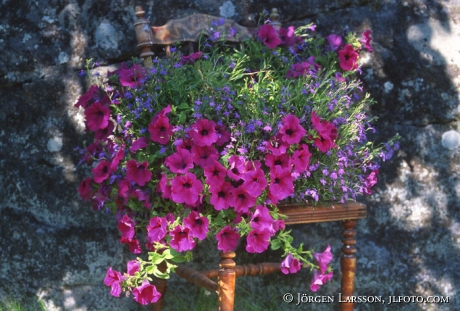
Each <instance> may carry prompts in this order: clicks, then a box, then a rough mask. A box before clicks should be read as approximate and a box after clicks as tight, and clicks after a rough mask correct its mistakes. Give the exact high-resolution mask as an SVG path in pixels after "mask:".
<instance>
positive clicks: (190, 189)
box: [171, 172, 203, 206]
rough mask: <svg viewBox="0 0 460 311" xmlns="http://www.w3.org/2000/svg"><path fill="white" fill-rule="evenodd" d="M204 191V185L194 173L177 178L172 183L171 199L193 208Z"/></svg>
mask: <svg viewBox="0 0 460 311" xmlns="http://www.w3.org/2000/svg"><path fill="white" fill-rule="evenodd" d="M201 191H203V184H202V183H201V181H200V180H199V179H197V178H196V176H195V175H194V174H192V173H188V172H187V173H186V174H185V175H180V176H176V177H174V178H173V180H172V181H171V199H172V200H173V201H174V202H176V203H185V204H188V205H191V206H193V205H194V204H195V203H196V202H197V201H198V197H199V195H200V194H201Z"/></svg>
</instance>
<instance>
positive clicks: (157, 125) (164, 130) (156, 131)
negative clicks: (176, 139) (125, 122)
mask: <svg viewBox="0 0 460 311" xmlns="http://www.w3.org/2000/svg"><path fill="white" fill-rule="evenodd" d="M148 130H149V133H150V139H151V140H152V141H154V142H156V143H159V144H162V145H165V144H167V143H168V142H169V139H170V138H171V135H172V134H173V130H172V126H171V124H169V119H168V117H167V116H165V115H164V114H157V115H156V116H155V118H153V119H152V121H150V123H149V128H148Z"/></svg>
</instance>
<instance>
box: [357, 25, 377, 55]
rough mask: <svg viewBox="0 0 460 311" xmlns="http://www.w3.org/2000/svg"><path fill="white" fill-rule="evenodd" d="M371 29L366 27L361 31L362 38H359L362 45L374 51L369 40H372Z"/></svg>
mask: <svg viewBox="0 0 460 311" xmlns="http://www.w3.org/2000/svg"><path fill="white" fill-rule="evenodd" d="M371 33H372V32H371V31H370V30H369V29H366V30H365V31H364V32H363V38H362V39H361V40H360V41H361V43H362V44H363V45H364V47H365V48H366V49H367V50H368V51H369V52H371V53H372V52H374V50H373V49H372V46H371V41H372V38H371Z"/></svg>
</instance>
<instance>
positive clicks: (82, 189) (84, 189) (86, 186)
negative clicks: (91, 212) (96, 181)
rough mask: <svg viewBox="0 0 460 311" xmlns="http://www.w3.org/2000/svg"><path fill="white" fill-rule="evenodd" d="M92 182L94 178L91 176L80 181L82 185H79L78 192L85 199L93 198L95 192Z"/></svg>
mask: <svg viewBox="0 0 460 311" xmlns="http://www.w3.org/2000/svg"><path fill="white" fill-rule="evenodd" d="M92 183H93V179H92V178H91V177H87V178H85V179H83V181H82V182H81V183H80V186H78V193H79V194H80V197H81V199H82V200H83V201H89V200H91V197H92V196H93V193H94V191H93V190H92V189H91V184H92Z"/></svg>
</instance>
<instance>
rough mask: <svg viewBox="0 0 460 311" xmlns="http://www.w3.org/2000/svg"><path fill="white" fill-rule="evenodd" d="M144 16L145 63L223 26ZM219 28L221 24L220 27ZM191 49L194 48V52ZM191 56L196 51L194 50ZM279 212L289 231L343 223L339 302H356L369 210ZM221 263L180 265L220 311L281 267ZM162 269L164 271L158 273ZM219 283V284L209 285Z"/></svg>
mask: <svg viewBox="0 0 460 311" xmlns="http://www.w3.org/2000/svg"><path fill="white" fill-rule="evenodd" d="M144 14H145V13H144V11H143V10H142V8H141V7H139V6H138V7H136V16H137V21H136V23H135V24H134V25H135V29H136V35H137V40H138V47H139V48H140V50H141V54H140V56H141V57H142V58H143V59H144V61H145V63H146V64H147V63H148V62H149V59H150V58H151V57H152V56H154V53H153V52H152V50H151V48H152V46H153V45H157V44H158V45H164V46H165V47H166V55H169V45H170V44H173V43H177V42H183V41H186V42H189V43H190V45H189V46H190V47H192V45H191V43H193V42H196V41H197V39H198V37H199V35H200V34H201V33H202V31H203V30H206V29H207V28H208V27H209V25H210V24H211V23H212V21H218V20H222V19H221V18H218V17H214V16H210V15H205V14H194V15H191V16H188V17H185V18H182V19H176V20H170V21H168V22H167V23H166V24H165V25H164V26H161V27H154V26H152V27H151V26H150V22H149V21H148V20H146V19H145V18H144ZM278 17H279V15H278V13H277V11H276V9H273V10H272V14H271V15H270V19H271V22H272V24H273V25H274V26H275V27H276V28H278V29H279V27H280V23H279V20H278ZM219 24H222V22H220V23H219ZM218 27H220V28H219V29H222V30H223V31H225V32H224V33H229V31H228V30H229V29H231V28H232V27H233V28H236V29H237V30H238V32H239V34H240V35H239V36H238V37H228V38H227V39H228V40H229V41H234V42H239V41H241V40H243V39H245V38H250V37H251V31H250V29H248V28H246V27H243V26H240V25H238V24H236V23H235V22H234V21H233V20H231V19H225V20H224V22H223V24H222V25H221V26H218ZM190 49H192V48H190ZM191 51H192V50H191ZM279 209H280V211H281V212H282V213H283V214H285V215H286V216H287V220H285V223H286V225H294V224H309V223H319V222H331V221H341V222H342V224H343V227H344V230H343V232H342V237H341V239H342V243H343V247H342V256H341V260H340V270H341V300H342V301H347V300H348V299H347V297H350V296H353V291H354V279H355V270H356V256H355V253H356V248H355V244H356V237H355V236H356V231H355V226H356V221H357V220H358V219H361V218H365V217H366V206H365V205H363V204H361V203H356V202H349V203H344V204H328V205H322V206H316V207H313V206H305V205H284V206H279ZM219 256H220V258H221V260H220V262H219V269H213V270H207V271H201V272H200V271H195V270H193V269H190V268H188V267H186V266H183V265H180V266H178V267H177V269H176V273H177V275H178V276H179V277H182V278H184V279H186V280H187V281H189V282H190V283H192V284H195V285H197V286H200V287H203V288H206V289H208V290H210V291H213V292H217V294H218V297H219V310H220V311H233V307H234V298H235V283H236V278H237V277H242V276H256V275H264V274H268V273H274V272H279V271H280V270H281V269H280V263H278V262H277V263H269V262H265V263H260V264H249V265H236V263H235V261H234V258H235V256H236V255H235V253H234V252H225V253H222V252H221V253H220V254H219ZM160 268H161V267H160ZM213 278H217V282H215V281H213V280H211V279H213ZM156 287H157V290H158V291H159V292H161V293H162V297H163V294H164V293H165V292H166V280H163V279H157V280H156ZM162 303H163V299H160V301H158V302H157V303H155V304H154V305H153V310H154V311H161V308H162ZM353 306H354V305H353V302H352V301H351V300H350V301H348V302H341V303H340V310H342V311H350V310H353Z"/></svg>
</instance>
